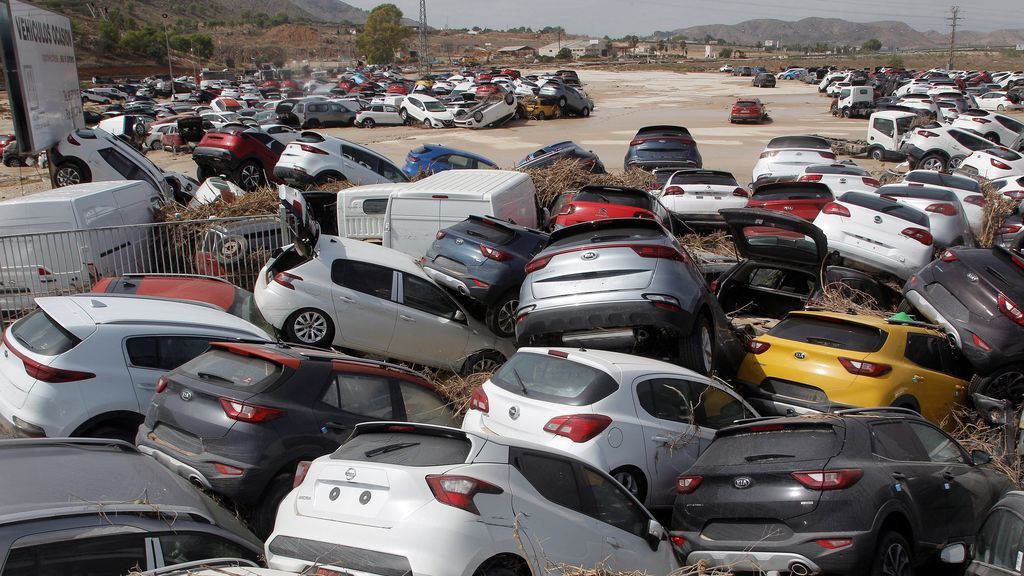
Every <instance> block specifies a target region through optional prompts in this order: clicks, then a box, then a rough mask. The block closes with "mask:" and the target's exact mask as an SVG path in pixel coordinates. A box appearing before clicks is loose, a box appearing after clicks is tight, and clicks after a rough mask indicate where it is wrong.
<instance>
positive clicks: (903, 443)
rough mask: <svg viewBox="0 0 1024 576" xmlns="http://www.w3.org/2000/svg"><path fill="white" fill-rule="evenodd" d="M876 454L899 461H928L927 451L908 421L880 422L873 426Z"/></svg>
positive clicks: (872, 434)
mask: <svg viewBox="0 0 1024 576" xmlns="http://www.w3.org/2000/svg"><path fill="white" fill-rule="evenodd" d="M871 436H872V441H873V444H874V452H875V454H877V455H879V456H881V457H883V458H885V459H887V460H895V461H897V462H927V461H928V453H927V452H926V451H925V449H924V446H922V445H921V441H920V440H918V438H917V435H916V434H914V432H913V431H912V430H911V429H910V428H909V427H908V426H907V423H906V422H880V423H877V424H873V425H872V426H871Z"/></svg>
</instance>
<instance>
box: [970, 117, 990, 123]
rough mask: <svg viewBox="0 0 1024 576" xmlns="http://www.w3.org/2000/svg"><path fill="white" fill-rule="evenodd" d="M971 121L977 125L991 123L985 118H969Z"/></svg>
mask: <svg viewBox="0 0 1024 576" xmlns="http://www.w3.org/2000/svg"><path fill="white" fill-rule="evenodd" d="M971 121H972V122H977V123H978V124H988V123H989V122H991V120H988V119H986V118H971Z"/></svg>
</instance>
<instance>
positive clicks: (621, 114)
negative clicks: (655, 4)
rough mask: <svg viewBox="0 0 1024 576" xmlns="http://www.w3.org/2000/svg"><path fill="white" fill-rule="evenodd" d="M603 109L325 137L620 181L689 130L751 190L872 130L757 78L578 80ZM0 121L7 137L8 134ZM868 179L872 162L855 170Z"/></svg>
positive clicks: (397, 153) (28, 181)
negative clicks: (544, 151) (781, 166)
mask: <svg viewBox="0 0 1024 576" xmlns="http://www.w3.org/2000/svg"><path fill="white" fill-rule="evenodd" d="M581 78H582V80H583V82H584V83H585V89H586V91H587V92H588V93H589V94H590V96H591V97H592V98H593V99H594V101H595V103H596V109H595V110H594V112H593V114H592V115H591V116H590V117H589V118H562V119H557V120H547V121H544V122H541V121H533V120H530V121H527V120H520V121H513V122H510V123H508V124H506V125H505V126H503V127H500V128H493V129H483V130H468V129H462V128H454V129H426V128H419V127H404V126H402V127H378V128H374V129H360V128H355V127H350V128H330V129H326V130H324V131H323V132H325V133H327V134H331V135H334V136H338V137H341V138H345V139H347V140H351V141H353V142H357V143H360V144H364V145H368V146H369V147H371V148H373V149H374V150H376V151H378V152H380V153H382V154H384V155H386V156H388V157H389V158H391V159H392V160H393V161H394V162H395V163H396V164H398V165H399V166H402V165H403V164H404V162H405V156H406V154H408V152H409V151H410V150H412V149H414V148H416V147H417V146H419V145H420V144H423V143H436V144H443V145H446V146H452V147H455V148H462V149H466V150H470V151H473V152H476V153H479V154H482V155H484V156H486V157H488V158H490V159H492V160H494V161H495V162H497V163H498V164H499V165H500V166H502V167H508V168H511V167H512V165H513V164H514V163H515V161H517V160H519V159H520V158H522V157H523V156H525V155H526V154H528V153H530V152H532V151H534V150H536V149H537V148H540V147H541V146H545V145H548V144H552V143H554V142H559V141H562V140H574V141H576V142H577V143H579V144H580V145H582V146H584V147H586V148H588V149H591V150H593V151H594V152H596V153H597V154H598V155H599V156H600V157H601V159H602V160H603V161H604V163H605V165H606V166H607V167H608V169H609V170H613V171H621V170H622V158H623V157H624V156H625V154H626V148H627V146H628V144H629V141H630V139H631V138H632V136H633V135H634V134H635V133H636V130H637V129H638V128H640V127H642V126H645V125H650V124H675V125H680V126H686V127H687V128H689V129H690V131H691V133H692V134H693V135H694V137H695V139H696V140H697V144H698V146H699V148H700V152H701V155H702V156H703V158H704V167H705V168H710V169H717V170H728V171H730V172H732V173H733V174H735V175H736V177H737V179H738V180H739V181H740V182H741V183H746V182H749V181H750V179H751V170H752V169H753V166H754V164H755V163H756V162H757V159H758V154H759V152H760V151H761V149H762V148H763V147H764V145H765V143H767V142H768V140H769V139H771V138H773V137H775V136H781V135H786V134H822V135H826V136H834V137H842V138H854V139H863V138H864V137H865V131H866V126H867V122H866V121H865V120H862V119H861V120H858V119H843V118H833V117H832V115H831V114H830V113H829V111H828V110H829V105H830V101H829V99H828V98H826V97H824V96H821V95H819V94H818V92H817V88H816V86H814V85H808V84H804V83H802V82H799V81H792V80H780V81H779V82H778V87H777V88H752V87H751V86H750V80H751V79H750V78H742V77H733V76H731V75H727V74H717V73H676V72H665V71H623V72H614V71H603V70H586V71H583V72H582V73H581ZM740 96H743V97H751V96H755V97H758V98H760V99H761V100H762V101H763V102H765V103H766V104H767V106H768V110H769V113H770V115H771V118H772V121H771V122H769V123H766V124H760V125H746V124H744V125H738V124H730V123H729V121H728V112H729V109H730V105H731V104H732V102H733V101H735V99H736V98H737V97H740ZM10 124H11V123H10V120H9V119H6V120H0V132H8V131H10V130H11V125H10ZM149 158H151V159H152V160H153V161H154V162H155V163H156V164H158V165H160V166H162V167H164V168H167V169H173V170H178V171H181V172H184V173H187V174H190V175H194V174H195V168H196V165H195V163H194V162H193V161H192V158H191V156H190V155H188V154H177V155H175V154H171V153H170V152H150V153H149ZM858 163H859V164H861V165H863V166H865V167H866V168H869V169H874V168H876V167H877V166H878V164H877V163H875V162H873V161H871V160H866V159H864V160H858ZM48 188H49V178H48V176H47V174H46V172H45V171H44V170H40V169H38V168H32V167H29V168H7V167H4V166H0V199H3V198H10V197H14V196H19V195H22V194H29V193H32V192H37V191H40V190H46V189H48Z"/></svg>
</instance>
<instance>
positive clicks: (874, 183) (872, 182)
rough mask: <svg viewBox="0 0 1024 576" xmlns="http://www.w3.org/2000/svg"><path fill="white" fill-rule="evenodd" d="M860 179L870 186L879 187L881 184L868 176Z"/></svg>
mask: <svg viewBox="0 0 1024 576" xmlns="http://www.w3.org/2000/svg"><path fill="white" fill-rule="evenodd" d="M860 181H861V182H863V183H864V185H865V186H870V187H872V188H879V187H880V186H881V185H882V183H881V182H879V181H878V180H875V179H874V178H868V177H867V176H864V177H862V178H861V179H860Z"/></svg>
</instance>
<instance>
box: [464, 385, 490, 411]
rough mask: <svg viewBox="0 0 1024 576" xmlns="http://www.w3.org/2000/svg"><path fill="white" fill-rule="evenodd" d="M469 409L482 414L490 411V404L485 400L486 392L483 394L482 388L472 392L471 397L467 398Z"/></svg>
mask: <svg viewBox="0 0 1024 576" xmlns="http://www.w3.org/2000/svg"><path fill="white" fill-rule="evenodd" d="M469 409H470V410H477V411H479V412H483V413H484V414H487V413H488V412H490V411H491V403H490V402H489V401H488V399H487V392H484V387H483V386H480V387H478V388H477V389H476V390H473V395H472V396H470V397H469Z"/></svg>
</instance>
